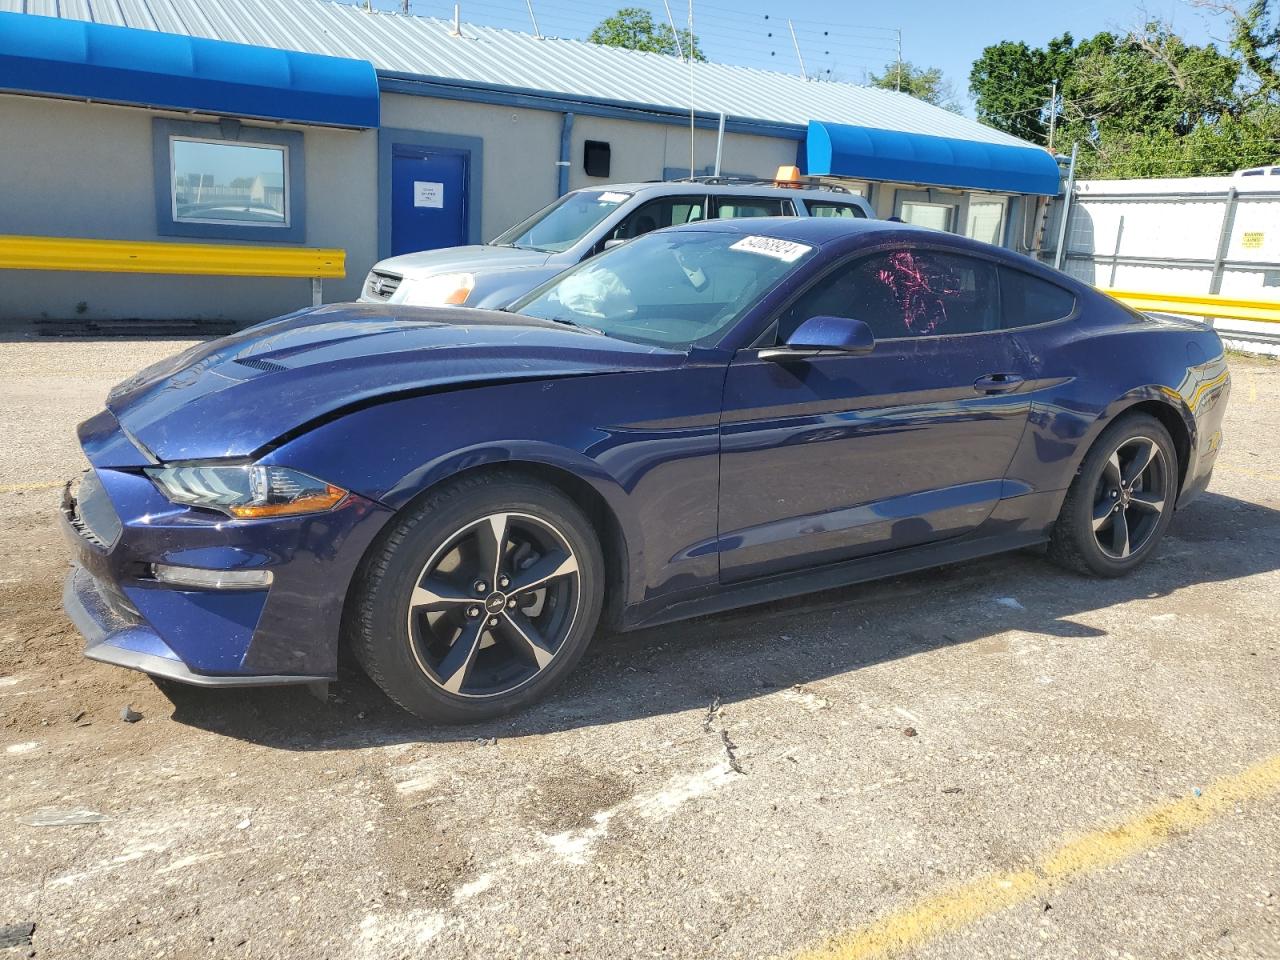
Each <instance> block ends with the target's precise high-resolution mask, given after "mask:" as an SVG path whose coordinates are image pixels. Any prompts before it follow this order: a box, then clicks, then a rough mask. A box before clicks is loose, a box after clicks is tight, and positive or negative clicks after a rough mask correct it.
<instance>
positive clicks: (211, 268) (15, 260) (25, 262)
mask: <svg viewBox="0 0 1280 960" xmlns="http://www.w3.org/2000/svg"><path fill="white" fill-rule="evenodd" d="M0 269H9V270H88V271H92V272H98V273H177V274H191V275H203V276H219V277H319V278H321V279H331V278H335V277H345V276H346V275H347V252H346V251H345V250H339V249H327V248H320V247H279V246H272V245H269V244H261V245H256V246H248V245H243V244H230V243H225V244H224V243H141V242H135V241H131V240H85V239H81V238H78V237H23V236H12V235H8V236H6V235H0Z"/></svg>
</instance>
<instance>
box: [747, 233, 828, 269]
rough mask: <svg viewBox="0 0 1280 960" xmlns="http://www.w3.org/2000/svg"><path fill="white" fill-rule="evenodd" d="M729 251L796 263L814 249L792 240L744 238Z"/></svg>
mask: <svg viewBox="0 0 1280 960" xmlns="http://www.w3.org/2000/svg"><path fill="white" fill-rule="evenodd" d="M729 249H730V250H742V251H745V252H746V253H758V254H761V255H762V256H766V257H773V258H774V259H775V260H781V261H782V262H783V263H795V262H796V261H797V260H799V259H800V258H801V257H803V256H804V255H805V254H806V253H808V252H809V251H810V250H812V249H813V247H811V246H809V245H808V244H804V243H793V242H792V241H790V240H777V239H774V238H773V237H743V238H742V239H741V240H739V241H738V242H737V243H735V244H733V245H731V246H730V247H729Z"/></svg>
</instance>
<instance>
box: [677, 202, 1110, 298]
mask: <svg viewBox="0 0 1280 960" xmlns="http://www.w3.org/2000/svg"><path fill="white" fill-rule="evenodd" d="M654 233H655V234H663V233H728V234H736V235H738V236H755V237H770V238H773V239H777V240H793V241H795V242H798V243H807V244H811V245H813V246H819V247H820V246H823V245H826V244H829V243H838V242H841V241H849V240H855V238H856V240H857V245H858V246H860V247H866V246H871V245H874V244H877V243H882V242H885V243H894V242H903V241H905V242H908V243H918V244H924V245H928V246H930V247H949V248H951V249H953V250H955V252H957V253H976V254H978V255H980V256H983V257H986V258H988V259H991V260H997V261H1001V262H1004V263H1006V264H1008V265H1009V266H1012V267H1017V268H1018V269H1020V270H1024V271H1028V272H1031V273H1034V274H1037V275H1039V276H1041V277H1044V278H1045V279H1046V280H1051V281H1053V282H1054V283H1057V284H1058V285H1060V286H1065V287H1070V288H1072V289H1074V290H1077V291H1079V290H1089V289H1092V288H1091V287H1089V286H1088V285H1087V284H1084V283H1081V282H1080V281H1078V280H1076V279H1075V278H1073V277H1070V276H1068V275H1066V274H1064V273H1061V272H1059V271H1057V270H1053V269H1051V268H1049V267H1047V266H1045V265H1044V264H1042V263H1040V262H1039V261H1037V260H1035V259H1034V258H1032V257H1028V256H1026V255H1025V254H1021V253H1017V252H1015V251H1013V250H1009V249H1008V248H1006V247H997V246H995V245H994V244H990V243H983V242H982V241H981V240H973V239H970V238H969V237H962V236H960V235H958V234H954V233H947V232H945V231H943V230H934V229H932V228H930V227H917V226H913V225H912V224H909V223H901V222H899V221H896V220H863V219H855V218H853V217H740V218H734V219H727V220H700V221H698V222H697V223H685V224H681V225H680V226H676V227H665V228H663V229H661V230H656V231H654Z"/></svg>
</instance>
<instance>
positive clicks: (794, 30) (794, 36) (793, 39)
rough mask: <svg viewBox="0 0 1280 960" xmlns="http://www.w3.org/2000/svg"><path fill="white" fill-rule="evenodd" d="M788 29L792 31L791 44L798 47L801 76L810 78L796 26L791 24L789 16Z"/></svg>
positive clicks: (797, 55) (797, 56)
mask: <svg viewBox="0 0 1280 960" xmlns="http://www.w3.org/2000/svg"><path fill="white" fill-rule="evenodd" d="M787 29H788V30H790V31H791V45H792V46H793V47H795V48H796V59H797V60H799V61H800V76H801V77H803V78H804V79H806V80H808V79H809V74H807V73H806V72H805V69H804V57H802V56H800V44H799V43H798V42H797V41H796V28H795V27H793V26H792V25H791V18H790V17H788V18H787Z"/></svg>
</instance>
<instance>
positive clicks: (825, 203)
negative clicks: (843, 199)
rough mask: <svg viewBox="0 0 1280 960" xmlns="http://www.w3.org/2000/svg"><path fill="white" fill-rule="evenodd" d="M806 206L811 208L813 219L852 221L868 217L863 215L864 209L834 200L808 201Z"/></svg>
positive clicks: (810, 213)
mask: <svg viewBox="0 0 1280 960" xmlns="http://www.w3.org/2000/svg"><path fill="white" fill-rule="evenodd" d="M804 205H805V206H806V207H808V208H809V216H811V217H846V218H850V219H859V218H861V219H863V220H865V219H866V218H867V215H866V214H865V213H863V211H862V208H861V207H859V206H858V205H857V204H854V203H836V202H835V201H834V200H806V201H805V202H804Z"/></svg>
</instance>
